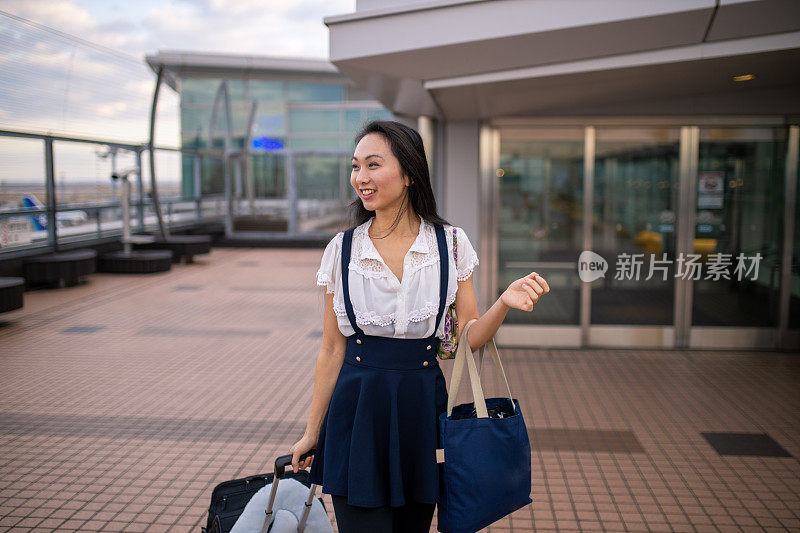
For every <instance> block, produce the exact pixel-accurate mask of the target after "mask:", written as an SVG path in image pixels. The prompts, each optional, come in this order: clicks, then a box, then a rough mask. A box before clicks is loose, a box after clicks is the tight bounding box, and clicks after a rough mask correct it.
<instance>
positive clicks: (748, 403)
mask: <svg viewBox="0 0 800 533" xmlns="http://www.w3.org/2000/svg"><path fill="white" fill-rule="evenodd" d="M320 257H321V250H296V249H292V250H288V249H224V248H215V249H214V250H213V251H212V253H211V254H210V255H208V256H205V257H204V256H198V257H197V261H196V262H195V263H194V264H189V265H186V264H179V265H174V266H173V269H172V271H171V272H167V273H160V274H155V275H149V276H118V275H109V274H94V275H92V276H90V277H89V278H88V283H86V284H83V285H80V286H77V287H72V288H65V289H59V290H36V291H29V292H27V293H26V294H25V307H24V308H23V309H21V310H18V311H15V312H12V313H7V314H5V315H3V316H2V317H0V318H1V319H2V321H3V323H2V325H0V376H2V378H3V379H2V380H1V381H0V531H11V530H13V531H29V530H30V531H53V530H58V531H70V530H80V531H195V532H199V530H200V526H201V524H204V522H205V517H206V509H207V505H208V503H209V499H210V495H211V490H212V488H213V487H214V486H215V485H216V484H217V483H219V482H221V481H224V480H228V479H233V478H237V477H243V476H246V475H251V474H256V473H263V472H268V471H271V464H272V462H273V461H274V459H275V457H277V456H278V455H281V454H283V453H286V452H287V451H288V448H289V446H291V444H292V443H293V442H294V441H295V440H296V439H297V438H298V437H299V436H300V435H301V434H302V432H303V429H304V427H305V418H306V416H307V413H308V406H309V402H310V400H311V391H312V383H313V373H314V361H315V357H316V355H317V350H318V348H319V342H320V333H321V332H320V329H321V318H322V296H321V295H322V290H323V289H322V288H321V287H317V286H316V285H314V274H315V272H316V269H317V267H318V261H319V259H320ZM553 290H554V292H557V287H555V288H553ZM500 351H501V356H502V357H503V358H504V361H505V364H506V368H507V373H508V375H509V379H510V380H511V385H512V390H514V392H515V395H517V396H519V398H520V401H521V405H522V409H523V413H524V415H525V417H526V421H527V423H528V425H529V427H530V433H531V437H532V440H533V455H532V466H533V485H534V489H533V498H534V504H533V505H531V506H528V507H526V508H523V509H520V510H519V511H517V512H515V513H514V514H513V515H511V516H510V517H506V518H505V519H503V520H501V521H499V522H497V523H496V524H494V525H493V526H491V527H490V528H488V531H492V532H502V531H531V530H536V531H550V530H558V531H575V530H586V531H602V530H605V531H723V532H727V531H740V530H745V531H750V530H754V531H761V530H800V464H798V460H797V457H800V388H799V387H798V386H799V385H800V364H799V363H798V359H797V355H789V354H776V353H752V352H741V353H736V352H717V351H703V352H684V351H665V352H656V351H641V350H585V351H575V350H518V349H503V348H502V347H501V350H500ZM451 365H452V362H451V361H447V362H443V369H444V372H445V375H446V376H447V377H448V381H449V374H450V369H451ZM483 372H484V383H485V387H486V388H487V396H499V395H502V392H501V389H500V387H499V386H498V385H499V383H498V382H497V379H496V375H495V374H494V372H493V368H492V367H491V365H490V364H489V362H488V361H486V364H485V366H484V371H483ZM458 400H459V402H460V401H468V400H469V387H466V386H464V387H462V388H461V391H460V392H459V398H458ZM714 432H717V433H755V434H766V437H762V438H764V439H768V438H772V439H774V441H775V443H777V445H778V448H775V443H772V444H773V447H772V448H771V449H770V448H769V446H759V443H758V442H755V443H753V442H750V443H749V444H748V443H745V444H747V445H748V446H749V448H748V449H745V450H739V451H737V450H735V449H734V450H733V452H734V453H737V454H739V455H721V454H720V453H718V452H717V451H716V449H715V448H714V447H713V446H712V444H711V442H712V441H714V442H717V443H719V442H722V444H726V443H727V445H728V446H729V447H730V446H735V445H736V441H735V438H736V436H735V435H734V436H733V437H730V438H727V437H726V436H725V435H722V436H715V435H709V436H708V439H707V438H706V437H705V436H704V433H714ZM714 439H716V441H715V440H714ZM751 440H752V439H751ZM765 444H770V443H765ZM723 451H725V450H723ZM728 451H729V452H730V451H731V450H728ZM741 453H761V454H762V455H741ZM763 454H766V455H763ZM781 455H783V456H781ZM324 501H325V502H326V504H327V506H328V510H329V515H330V517H331V520H332V521H333V520H334V516H333V512H332V509H333V508H332V505H331V502H330V498H329V496H328V495H325V496H324ZM435 523H436V522H435V516H434V527H432V531H435Z"/></svg>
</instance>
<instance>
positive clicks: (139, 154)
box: [136, 150, 144, 233]
mask: <svg viewBox="0 0 800 533" xmlns="http://www.w3.org/2000/svg"><path fill="white" fill-rule="evenodd" d="M136 188H137V189H138V193H139V200H138V203H139V208H138V209H137V210H136V219H137V221H138V222H137V223H138V224H139V232H140V233H144V181H143V180H142V151H141V150H136Z"/></svg>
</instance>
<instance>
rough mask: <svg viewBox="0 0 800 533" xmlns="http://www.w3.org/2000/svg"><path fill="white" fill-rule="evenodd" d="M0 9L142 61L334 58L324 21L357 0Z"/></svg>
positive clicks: (153, 1)
mask: <svg viewBox="0 0 800 533" xmlns="http://www.w3.org/2000/svg"><path fill="white" fill-rule="evenodd" d="M0 11H5V12H7V13H11V14H14V15H18V16H20V17H24V18H26V19H29V20H32V21H34V22H38V23H40V24H44V25H46V26H50V27H52V28H55V29H58V30H61V31H63V32H66V33H70V34H73V35H76V36H79V37H82V38H84V39H87V40H89V41H92V42H95V43H98V44H101V45H104V46H108V47H111V48H114V49H117V50H120V51H123V52H126V53H128V54H131V55H134V56H136V57H141V56H143V55H144V54H145V53H149V52H155V51H157V50H158V49H181V50H193V51H211V52H233V53H242V54H257V55H281V56H301V57H318V58H325V57H328V29H327V27H326V26H325V25H324V24H323V23H322V19H323V17H326V16H329V15H339V14H343V13H350V12H353V11H355V1H354V0H161V1H157V0H137V1H136V2H131V1H124V2H123V1H118V0H83V1H81V0H2V1H0Z"/></svg>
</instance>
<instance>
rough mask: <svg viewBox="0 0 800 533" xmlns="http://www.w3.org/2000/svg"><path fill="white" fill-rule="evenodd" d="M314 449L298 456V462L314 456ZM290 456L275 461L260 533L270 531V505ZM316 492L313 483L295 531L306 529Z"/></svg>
mask: <svg viewBox="0 0 800 533" xmlns="http://www.w3.org/2000/svg"><path fill="white" fill-rule="evenodd" d="M315 451H316V448H311V449H310V450H308V451H307V452H306V453H304V454H303V455H301V456H300V461H302V460H304V459H306V458H308V457H310V456H312V455H314V452H315ZM292 455H293V454H291V453H290V454H287V455H281V456H280V457H278V458H277V459H275V473H274V475H273V477H272V488H271V489H270V492H269V502H267V510H266V511H264V514H265V516H264V523H263V524H262V526H261V533H269V530H270V529H272V522H273V519H274V517H273V516H272V505H273V504H274V503H275V495H276V494H277V493H278V482H279V481H280V480H281V479H283V478H284V477H286V467H287V466H289V465H291V464H292ZM316 491H317V486H316V485H314V484H313V483H312V484H311V490H309V491H308V498H307V499H306V505H305V507H304V508H303V516H301V517H300V523H299V524H298V526H297V531H298V532H300V533H303V530H304V529H305V527H306V521H307V520H308V513H309V512H310V511H311V504H312V503H314V493H315V492H316Z"/></svg>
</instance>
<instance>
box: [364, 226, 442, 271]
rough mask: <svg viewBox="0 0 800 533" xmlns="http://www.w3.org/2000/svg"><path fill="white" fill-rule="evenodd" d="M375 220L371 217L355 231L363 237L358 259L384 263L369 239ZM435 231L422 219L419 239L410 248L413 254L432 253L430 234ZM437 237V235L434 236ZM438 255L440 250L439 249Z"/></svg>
mask: <svg viewBox="0 0 800 533" xmlns="http://www.w3.org/2000/svg"><path fill="white" fill-rule="evenodd" d="M373 220H375V217H374V216H373V217H370V219H369V220H367V221H366V222H364V223H363V224H361V225H360V226H358V227H357V228H356V229H355V233H358V234H359V235H360V236H361V239H360V240H361V250H360V251H359V255H358V258H359V260H361V259H376V260H378V261H380V262H381V263H383V262H384V261H383V258H382V257H381V254H379V253H378V249H377V248H375V244H374V243H373V242H372V239H370V237H369V231H368V230H369V228H370V226H372V221H373ZM433 231H434V229H433V226H431V225H430V224H429V223H428V222H427V221H426V220H425V219H424V218H421V223H420V225H419V233H417V238H416V239H414V243H413V244H412V245H411V248H409V251H411V252H419V253H421V254H427V253H428V252H429V251H430V242H429V241H430V234H431V233H432V232H433ZM434 236H435V234H434ZM436 251H437V253H438V251H439V250H438V248H437V250H436Z"/></svg>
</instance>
